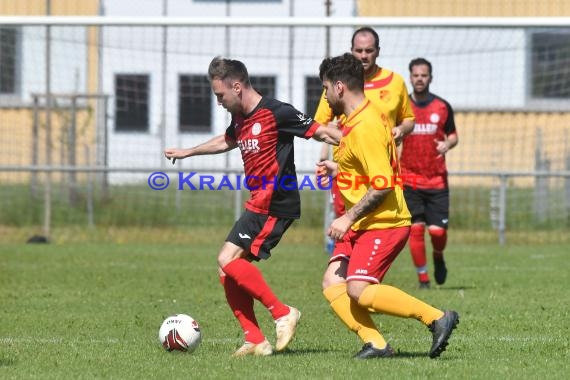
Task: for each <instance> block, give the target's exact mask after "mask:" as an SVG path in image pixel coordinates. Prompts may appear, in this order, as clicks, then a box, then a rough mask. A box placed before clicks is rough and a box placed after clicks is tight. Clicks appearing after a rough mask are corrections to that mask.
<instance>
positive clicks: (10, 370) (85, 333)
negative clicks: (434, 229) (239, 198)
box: [0, 230, 570, 379]
mask: <svg viewBox="0 0 570 380" xmlns="http://www.w3.org/2000/svg"><path fill="white" fill-rule="evenodd" d="M223 232H224V233H225V231H223ZM291 232H292V233H291V234H290V235H289V236H287V237H286V238H285V239H284V240H283V241H282V242H281V244H280V245H279V247H278V248H277V249H275V250H274V252H273V253H274V255H273V257H272V258H271V259H270V260H269V261H267V262H262V263H260V268H261V269H262V271H263V272H264V273H265V275H266V278H267V280H268V282H269V283H270V284H271V285H272V286H273V288H274V290H275V291H276V293H277V294H278V295H280V297H281V298H282V299H283V301H284V302H286V303H290V304H292V305H295V306H297V307H298V308H299V309H300V310H301V311H302V312H303V318H302V320H301V325H300V327H299V330H298V334H297V337H296V339H295V340H294V341H293V342H292V344H291V345H290V349H289V350H288V351H286V352H285V353H282V354H277V355H274V356H272V357H267V358H255V357H247V358H241V359H234V358H231V357H230V354H231V353H232V352H233V351H234V350H235V349H236V348H237V347H238V346H239V345H240V344H241V333H240V329H239V327H238V325H237V322H236V321H235V320H234V318H233V316H232V315H231V312H230V310H229V308H228V307H227V305H226V302H225V298H224V295H223V291H222V288H221V286H220V284H219V283H218V280H217V277H216V259H215V256H216V252H217V250H218V247H219V245H220V242H221V241H222V239H223V237H224V235H223V233H222V232H219V233H216V234H215V236H213V237H212V234H211V233H210V234H209V235H208V238H202V240H200V241H198V242H197V243H195V244H187V243H184V244H175V243H163V244H158V243H155V244H142V243H139V244H135V243H131V242H127V243H124V244H118V243H68V244H49V245H24V244H7V243H3V244H1V245H0V321H1V323H0V378H1V379H30V378H36V379H82V378H84V379H92V378H105V379H158V378H160V379H166V378H180V379H220V378H228V379H238V378H244V379H257V378H263V379H357V378H362V379H372V378H376V379H377V378H392V379H411V378H418V379H420V378H421V379H426V378H450V379H458V378H462V379H503V378H508V379H522V378H525V379H537V378H541V379H553V378H560V379H562V378H566V376H567V359H568V357H570V349H569V343H568V332H569V325H568V320H569V308H568V305H569V304H570V292H569V291H568V284H570V281H569V280H570V279H569V270H568V268H569V266H568V247H567V246H562V245H560V246H557V245H536V246H532V245H525V246H509V247H499V246H497V245H493V244H485V245H483V244H461V243H459V242H457V241H454V240H453V235H452V234H451V241H450V244H449V250H448V267H449V269H450V274H449V279H448V283H446V284H445V285H444V286H442V287H440V288H433V289H431V290H422V291H420V290H418V289H416V278H415V274H414V270H413V269H412V266H411V260H410V258H409V253H408V251H407V249H406V250H405V251H404V252H402V254H401V256H400V257H399V259H398V260H397V261H396V263H395V265H394V266H393V268H392V269H391V271H390V272H389V274H388V276H387V278H386V281H385V282H386V283H389V284H393V285H396V286H398V287H400V288H402V289H403V290H405V291H408V292H409V293H411V294H414V295H416V296H418V297H420V298H422V299H424V300H426V301H428V302H429V303H432V304H434V305H436V306H438V307H441V308H453V309H455V310H457V311H459V313H460V315H461V323H460V324H459V327H458V329H457V330H455V332H454V335H453V336H452V338H451V341H450V345H449V347H448V350H447V351H446V352H444V353H443V355H442V356H441V357H440V358H439V359H436V360H432V359H429V358H428V357H427V351H428V349H429V346H430V343H431V335H430V333H429V331H428V330H427V328H425V327H424V326H423V325H421V324H420V323H419V322H417V321H415V320H404V319H398V318H394V317H390V316H384V315H377V316H375V320H376V321H377V323H378V325H379V327H380V329H381V331H382V332H383V334H384V335H385V337H386V338H387V340H388V341H389V342H390V344H391V345H392V346H393V347H394V348H396V349H397V350H398V351H399V355H398V357H397V358H394V359H383V360H382V359H381V360H371V361H365V362H362V361H355V360H354V359H352V358H351V357H352V355H353V354H354V353H355V352H357V351H358V350H359V349H360V347H361V345H362V343H361V342H359V341H358V339H357V338H356V336H355V335H353V334H352V333H350V332H349V331H348V330H347V329H346V328H345V327H344V326H343V325H342V324H341V323H340V322H339V321H338V320H337V319H336V317H335V316H334V315H333V314H332V312H331V311H330V310H329V307H328V304H327V303H326V301H325V300H324V298H323V297H322V295H321V290H320V280H321V276H322V272H323V270H324V268H325V266H326V260H327V256H326V255H325V254H324V253H323V252H322V243H321V239H320V235H318V234H317V235H316V238H315V236H314V235H315V234H313V235H311V234H307V235H306V236H302V235H301V236H300V237H299V236H297V235H299V234H300V232H299V230H297V231H295V230H294V231H291ZM188 233H192V231H188ZM311 241H315V243H314V244H312V243H311ZM257 310H258V316H259V319H260V323H261V325H262V327H263V329H264V331H265V332H266V334H267V336H268V338H269V339H270V341H274V328H273V323H272V321H271V319H270V316H269V313H268V312H267V311H266V310H265V309H263V308H261V307H260V308H257ZM181 312H183V313H187V314H190V315H192V316H193V317H194V318H196V319H197V320H198V321H199V322H200V324H201V327H202V331H203V342H202V344H201V346H200V347H199V348H198V350H197V351H196V352H195V353H194V354H180V353H174V354H173V353H167V352H166V351H164V350H163V349H162V347H161V346H160V344H159V342H158V338H157V333H158V328H159V326H160V324H161V322H162V320H163V318H165V317H166V316H168V315H170V314H173V313H181Z"/></svg>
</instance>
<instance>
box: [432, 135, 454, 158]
mask: <svg viewBox="0 0 570 380" xmlns="http://www.w3.org/2000/svg"><path fill="white" fill-rule="evenodd" d="M434 142H435V144H436V147H435V148H436V149H437V151H438V152H439V154H441V155H445V154H446V153H447V152H449V151H450V150H451V149H453V147H455V146H456V145H457V143H458V142H459V139H458V138H457V135H456V134H451V135H448V136H447V137H446V139H445V140H437V139H434Z"/></svg>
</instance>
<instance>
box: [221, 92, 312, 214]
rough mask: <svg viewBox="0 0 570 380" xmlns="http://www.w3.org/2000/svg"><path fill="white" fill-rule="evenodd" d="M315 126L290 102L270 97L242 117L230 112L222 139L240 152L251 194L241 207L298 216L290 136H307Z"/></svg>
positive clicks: (296, 186) (293, 155)
mask: <svg viewBox="0 0 570 380" xmlns="http://www.w3.org/2000/svg"><path fill="white" fill-rule="evenodd" d="M318 127H319V124H318V123H316V122H315V121H314V120H313V119H312V118H311V117H309V116H307V115H305V114H304V113H302V112H300V111H298V110H296V109H295V108H294V107H293V106H291V105H290V104H287V103H283V102H280V101H278V100H275V99H270V98H262V99H261V101H260V102H259V104H258V105H257V106H256V107H255V109H254V110H253V111H252V112H251V113H249V114H248V115H246V116H242V115H232V122H231V124H230V126H229V127H228V128H227V129H226V138H228V139H230V140H233V141H235V142H236V143H237V145H238V147H239V149H240V151H241V157H242V159H243V165H244V171H245V178H244V181H243V182H244V183H246V184H247V188H248V189H249V190H250V194H251V196H250V199H249V200H248V201H246V203H245V208H247V209H248V210H250V211H253V212H256V213H260V214H268V215H271V216H276V217H281V218H294V219H297V218H299V217H300V216H301V200H300V196H299V190H298V184H297V173H296V170H295V153H294V144H293V139H294V137H295V136H297V137H303V138H305V139H308V138H310V137H311V136H313V134H314V133H315V130H316V129H317V128H318Z"/></svg>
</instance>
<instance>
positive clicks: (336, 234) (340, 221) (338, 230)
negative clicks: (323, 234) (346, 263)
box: [327, 214, 352, 240]
mask: <svg viewBox="0 0 570 380" xmlns="http://www.w3.org/2000/svg"><path fill="white" fill-rule="evenodd" d="M350 226H352V220H351V219H350V218H349V217H348V215H347V214H344V215H342V216H340V217H338V218H336V219H335V220H333V221H332V223H331V225H330V226H329V229H328V231H327V235H328V236H329V237H330V238H331V239H335V240H342V239H343V238H344V235H345V234H346V232H347V231H348V229H349V228H350Z"/></svg>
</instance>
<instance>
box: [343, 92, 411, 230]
mask: <svg viewBox="0 0 570 380" xmlns="http://www.w3.org/2000/svg"><path fill="white" fill-rule="evenodd" d="M392 127H393V122H392V121H391V120H390V118H389V117H388V116H387V115H386V114H385V113H383V112H382V111H381V110H380V109H379V108H378V107H376V106H375V104H373V103H372V101H370V100H369V99H365V100H364V101H363V102H362V103H361V104H360V105H359V106H358V108H357V109H356V110H354V111H353V112H352V113H351V114H350V115H348V117H346V119H345V121H344V123H343V124H342V126H341V128H342V131H343V138H342V139H341V141H340V145H339V146H338V148H337V149H335V152H334V157H333V158H334V160H335V161H336V162H337V164H338V175H337V178H336V180H337V183H338V187H339V190H340V193H341V195H342V198H343V200H344V203H345V205H346V208H347V209H350V208H351V207H353V206H354V205H355V204H356V203H358V201H360V200H361V199H362V198H363V197H364V195H365V194H366V192H367V191H368V189H369V188H370V187H372V186H374V187H375V188H392V189H393V190H392V191H391V192H390V193H388V195H387V196H386V198H385V199H384V201H383V202H382V203H381V204H380V205H379V206H378V207H377V208H376V210H374V211H373V212H371V213H369V214H368V215H366V216H364V217H363V218H362V219H360V220H358V221H356V222H355V223H354V224H353V225H352V229H353V230H355V231H359V230H371V229H385V228H394V227H403V226H409V225H410V218H411V215H410V212H409V211H408V207H407V206H406V202H405V201H404V192H403V189H402V183H401V181H400V178H399V177H398V174H399V173H398V158H397V152H396V145H395V143H394V139H393V137H392Z"/></svg>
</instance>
